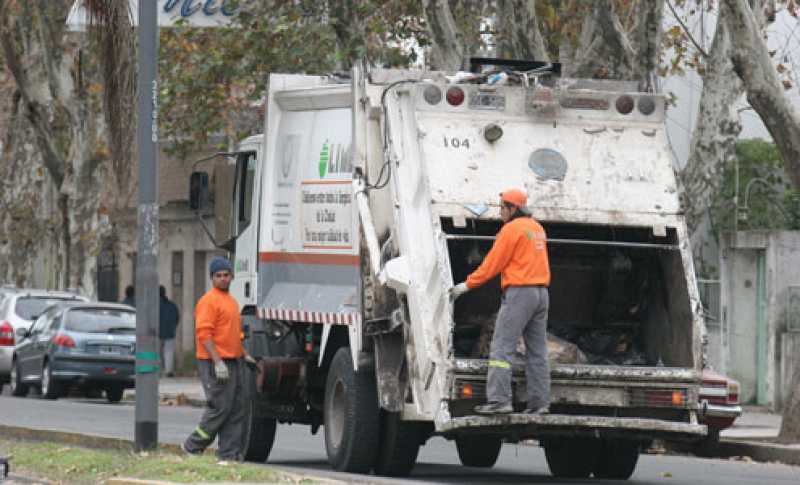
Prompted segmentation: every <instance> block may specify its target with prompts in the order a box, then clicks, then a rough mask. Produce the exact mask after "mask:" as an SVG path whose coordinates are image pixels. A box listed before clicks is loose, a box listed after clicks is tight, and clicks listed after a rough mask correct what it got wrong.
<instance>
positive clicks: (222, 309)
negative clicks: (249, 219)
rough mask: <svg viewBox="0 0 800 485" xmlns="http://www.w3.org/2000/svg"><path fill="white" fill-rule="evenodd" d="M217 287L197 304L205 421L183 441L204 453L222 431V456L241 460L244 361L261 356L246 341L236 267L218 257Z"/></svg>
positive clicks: (214, 266)
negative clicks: (234, 286) (233, 287)
mask: <svg viewBox="0 0 800 485" xmlns="http://www.w3.org/2000/svg"><path fill="white" fill-rule="evenodd" d="M209 273H210V275H211V284H212V286H213V287H212V288H211V290H209V291H208V292H207V293H206V294H205V295H203V297H202V298H200V300H199V301H198V302H197V305H196V306H195V312H194V315H195V340H196V342H195V344H196V347H197V351H196V357H197V369H198V371H199V373H200V381H201V382H202V384H203V391H204V392H205V395H206V410H205V412H204V413H203V417H202V418H200V424H199V425H197V427H196V428H195V429H194V431H192V433H191V434H190V435H189V437H188V438H186V441H185V442H184V443H183V451H185V452H186V453H189V454H199V453H202V452H203V450H205V449H206V448H207V447H208V446H209V445H210V444H211V443H213V442H214V438H216V437H217V435H219V443H218V446H217V457H218V458H219V459H220V460H233V461H241V460H242V459H243V458H244V457H243V453H244V452H243V450H242V441H243V440H242V431H243V424H244V418H245V408H244V397H243V392H244V388H243V379H244V372H243V368H242V364H248V365H250V366H251V367H254V366H255V364H256V361H255V360H254V359H253V358H252V357H251V356H250V355H249V354H248V353H247V351H245V349H244V346H243V345H242V325H241V317H240V313H239V304H238V303H237V302H236V299H235V298H233V296H231V295H230V293H229V292H228V290H229V288H230V284H231V281H232V280H233V267H232V266H231V262H230V261H228V260H227V259H226V258H223V257H220V256H216V257H214V259H212V260H211V264H210V265H209Z"/></svg>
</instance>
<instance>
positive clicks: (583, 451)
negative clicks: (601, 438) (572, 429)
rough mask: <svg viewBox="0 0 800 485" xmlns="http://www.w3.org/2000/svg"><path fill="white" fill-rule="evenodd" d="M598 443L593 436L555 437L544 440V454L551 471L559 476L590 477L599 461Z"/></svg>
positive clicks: (555, 475)
mask: <svg viewBox="0 0 800 485" xmlns="http://www.w3.org/2000/svg"><path fill="white" fill-rule="evenodd" d="M596 445H597V443H596V440H594V439H592V438H553V439H548V440H546V441H544V443H543V446H544V456H545V458H546V459H547V466H548V467H550V473H552V474H553V476H554V477H558V478H588V477H589V475H591V474H592V471H593V469H594V468H595V463H596V461H597V446H596Z"/></svg>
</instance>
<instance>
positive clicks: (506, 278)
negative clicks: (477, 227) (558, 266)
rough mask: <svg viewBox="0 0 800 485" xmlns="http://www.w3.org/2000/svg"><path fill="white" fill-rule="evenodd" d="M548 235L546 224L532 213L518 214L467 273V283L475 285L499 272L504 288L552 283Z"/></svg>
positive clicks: (503, 228) (470, 286) (501, 230)
mask: <svg viewBox="0 0 800 485" xmlns="http://www.w3.org/2000/svg"><path fill="white" fill-rule="evenodd" d="M546 239H547V235H546V234H545V232H544V228H543V227H542V225H541V224H539V223H538V222H536V221H535V220H534V219H533V218H532V217H517V218H516V219H514V220H512V221H510V222H508V223H506V224H505V225H503V227H502V228H501V229H500V232H498V233H497V238H496V239H495V241H494V245H492V249H491V251H489V254H487V255H486V258H485V259H484V260H483V262H482V263H481V265H480V266H479V267H478V269H476V270H475V271H473V272H472V274H470V275H469V276H468V277H467V287H468V288H469V289H475V288H477V287H479V286H481V285H483V284H484V283H486V282H487V281H489V280H491V279H492V278H494V277H495V276H497V274H498V273H501V274H500V287H501V288H502V289H503V290H505V289H506V288H507V287H509V286H549V285H550V263H549V261H548V259H547V242H546Z"/></svg>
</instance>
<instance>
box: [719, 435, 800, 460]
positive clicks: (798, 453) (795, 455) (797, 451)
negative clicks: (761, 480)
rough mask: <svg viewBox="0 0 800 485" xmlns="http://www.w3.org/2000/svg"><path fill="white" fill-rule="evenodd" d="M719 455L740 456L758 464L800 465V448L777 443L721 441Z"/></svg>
mask: <svg viewBox="0 0 800 485" xmlns="http://www.w3.org/2000/svg"><path fill="white" fill-rule="evenodd" d="M719 455H720V457H723V458H730V457H737V456H742V457H750V458H751V459H752V460H753V461H759V462H776V461H777V462H781V463H785V464H787V465H800V447H797V446H790V445H782V444H779V443H765V442H757V441H728V440H722V441H720V442H719Z"/></svg>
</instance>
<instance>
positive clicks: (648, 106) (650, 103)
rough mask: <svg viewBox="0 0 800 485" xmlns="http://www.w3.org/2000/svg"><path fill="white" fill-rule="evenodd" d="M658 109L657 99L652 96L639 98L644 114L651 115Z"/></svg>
mask: <svg viewBox="0 0 800 485" xmlns="http://www.w3.org/2000/svg"><path fill="white" fill-rule="evenodd" d="M655 110H656V100H655V98H653V97H652V96H644V97H641V98H639V112H640V113H642V114H643V115H645V116H646V115H650V114H653V112H654V111H655Z"/></svg>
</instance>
